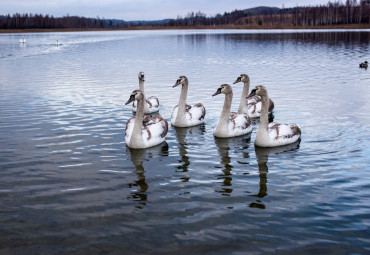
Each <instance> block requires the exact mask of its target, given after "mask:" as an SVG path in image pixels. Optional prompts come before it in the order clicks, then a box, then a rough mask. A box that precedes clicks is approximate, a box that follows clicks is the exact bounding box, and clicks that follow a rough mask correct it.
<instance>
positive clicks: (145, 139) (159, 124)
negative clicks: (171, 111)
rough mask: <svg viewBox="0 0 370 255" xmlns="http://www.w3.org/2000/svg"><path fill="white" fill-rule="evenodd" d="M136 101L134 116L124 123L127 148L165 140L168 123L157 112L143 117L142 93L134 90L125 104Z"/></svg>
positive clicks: (135, 147)
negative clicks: (151, 115)
mask: <svg viewBox="0 0 370 255" xmlns="http://www.w3.org/2000/svg"><path fill="white" fill-rule="evenodd" d="M134 100H136V101H137V106H138V107H137V112H136V115H135V117H133V118H131V119H129V120H128V122H127V125H126V134H125V142H126V145H127V146H128V147H129V148H132V149H143V148H148V147H152V146H155V145H157V144H160V143H162V142H163V141H164V140H165V137H166V134H167V131H168V123H167V121H166V120H165V119H163V118H162V117H161V116H160V115H159V114H157V115H155V116H153V117H150V116H145V117H144V94H143V93H142V92H141V91H140V90H134V91H133V92H132V94H131V96H130V99H129V100H128V101H127V102H126V105H127V104H129V103H131V102H133V101H134Z"/></svg>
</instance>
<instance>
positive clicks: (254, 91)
mask: <svg viewBox="0 0 370 255" xmlns="http://www.w3.org/2000/svg"><path fill="white" fill-rule="evenodd" d="M256 91H257V89H252V91H251V93H249V95H248V96H247V98H249V97H252V96H255V95H256Z"/></svg>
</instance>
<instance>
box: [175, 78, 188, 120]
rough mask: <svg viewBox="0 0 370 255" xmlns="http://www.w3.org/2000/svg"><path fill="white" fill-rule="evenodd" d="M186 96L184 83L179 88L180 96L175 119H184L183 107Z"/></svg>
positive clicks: (186, 91)
mask: <svg viewBox="0 0 370 255" xmlns="http://www.w3.org/2000/svg"><path fill="white" fill-rule="evenodd" d="M187 94H188V84H187V83H184V84H183V85H182V87H181V94H180V99H179V105H178V110H177V111H178V112H177V117H176V119H179V118H183V117H185V105H186V98H187Z"/></svg>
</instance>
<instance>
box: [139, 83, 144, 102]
mask: <svg viewBox="0 0 370 255" xmlns="http://www.w3.org/2000/svg"><path fill="white" fill-rule="evenodd" d="M139 89H140V90H141V92H142V93H143V94H144V81H143V80H140V79H139ZM144 98H145V97H144Z"/></svg>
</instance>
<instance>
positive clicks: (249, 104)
mask: <svg viewBox="0 0 370 255" xmlns="http://www.w3.org/2000/svg"><path fill="white" fill-rule="evenodd" d="M238 82H243V83H244V87H243V92H242V95H241V98H240V104H239V108H238V113H246V114H248V116H249V117H251V118H258V117H260V115H261V106H262V104H261V98H260V97H259V96H252V97H248V98H247V95H248V93H249V84H250V79H249V76H248V75H246V74H241V75H240V76H239V77H238V78H237V79H236V81H235V82H234V83H233V84H236V83H238ZM273 110H274V102H273V101H272V100H271V99H269V107H268V111H269V113H271V112H272V111H273Z"/></svg>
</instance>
